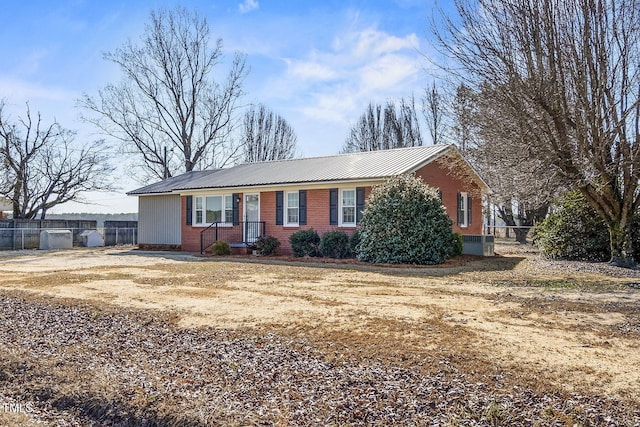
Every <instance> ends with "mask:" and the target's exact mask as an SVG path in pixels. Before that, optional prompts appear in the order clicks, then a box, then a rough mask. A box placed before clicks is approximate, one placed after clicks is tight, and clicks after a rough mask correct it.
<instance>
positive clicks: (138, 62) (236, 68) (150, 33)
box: [79, 8, 246, 180]
mask: <svg viewBox="0 0 640 427" xmlns="http://www.w3.org/2000/svg"><path fill="white" fill-rule="evenodd" d="M210 37H211V36H210V29H209V25H208V24H207V21H206V19H204V18H201V17H200V16H199V15H198V14H197V13H195V12H193V13H191V12H188V11H187V10H186V9H183V8H176V9H173V10H161V11H159V12H151V22H150V23H149V24H148V25H147V27H146V30H145V32H144V35H143V37H142V40H141V45H134V44H133V43H132V42H131V41H128V42H127V43H126V44H125V45H124V46H123V47H122V48H120V49H117V50H115V51H114V52H111V53H107V54H105V55H104V57H105V59H106V60H107V61H111V62H113V63H114V64H116V65H118V66H119V67H120V70H121V72H122V74H123V77H124V79H123V81H122V82H121V83H120V84H119V85H113V84H110V85H108V86H106V87H105V88H104V89H103V90H101V91H99V92H98V95H97V96H96V97H91V96H89V95H86V94H85V95H84V96H83V98H82V99H81V100H80V101H79V104H80V105H81V106H82V107H84V108H86V109H87V110H88V111H89V112H90V113H92V114H90V115H89V116H88V117H84V118H85V119H86V120H87V121H89V122H91V123H94V124H95V125H97V126H98V127H99V128H100V129H101V130H102V131H103V132H104V133H106V134H107V135H109V136H111V137H113V138H115V139H117V140H119V141H121V142H122V143H123V148H124V151H125V152H126V153H130V154H134V155H135V157H136V158H137V159H139V160H140V163H141V165H142V166H143V170H144V171H145V172H146V173H147V176H145V177H142V178H143V180H144V178H147V177H155V178H167V177H169V176H172V175H174V174H177V173H182V172H187V171H191V170H194V169H204V168H208V167H222V166H224V165H225V164H226V163H227V162H229V161H230V160H231V159H232V158H233V157H234V156H235V155H236V152H237V150H238V146H237V145H234V144H233V142H232V139H231V132H232V130H233V129H234V125H235V119H236V110H237V102H238V99H239V97H240V96H241V95H242V83H243V80H244V77H245V75H246V68H245V59H244V56H242V55H239V54H236V55H235V58H234V60H233V64H232V65H231V69H230V71H229V73H228V75H227V77H226V81H224V82H218V81H216V80H215V79H214V74H215V73H216V68H217V67H218V66H219V65H220V63H221V60H222V40H221V39H218V40H217V41H216V42H215V43H214V44H213V45H211V44H210Z"/></svg>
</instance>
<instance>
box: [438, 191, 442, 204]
mask: <svg viewBox="0 0 640 427" xmlns="http://www.w3.org/2000/svg"><path fill="white" fill-rule="evenodd" d="M438 198H439V199H440V203H442V190H438Z"/></svg>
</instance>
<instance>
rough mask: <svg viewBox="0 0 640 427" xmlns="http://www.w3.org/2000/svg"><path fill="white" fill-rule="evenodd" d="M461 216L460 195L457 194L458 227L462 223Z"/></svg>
mask: <svg viewBox="0 0 640 427" xmlns="http://www.w3.org/2000/svg"><path fill="white" fill-rule="evenodd" d="M462 214H463V212H462V194H460V193H458V225H462V224H463V223H464V219H463V218H462Z"/></svg>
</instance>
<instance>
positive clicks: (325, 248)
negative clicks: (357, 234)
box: [320, 230, 350, 259]
mask: <svg viewBox="0 0 640 427" xmlns="http://www.w3.org/2000/svg"><path fill="white" fill-rule="evenodd" d="M349 252H350V251H349V236H348V235H347V233H345V232H344V231H339V230H334V231H327V232H326V233H324V234H323V235H322V237H321V238H320V253H321V254H322V256H325V257H328V258H338V259H341V258H347V257H349Z"/></svg>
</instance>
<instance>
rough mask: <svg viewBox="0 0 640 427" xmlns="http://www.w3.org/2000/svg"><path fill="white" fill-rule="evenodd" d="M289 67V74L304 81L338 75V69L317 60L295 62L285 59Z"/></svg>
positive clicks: (329, 78) (327, 78) (328, 78)
mask: <svg viewBox="0 0 640 427" xmlns="http://www.w3.org/2000/svg"><path fill="white" fill-rule="evenodd" d="M285 62H286V63H287V65H288V67H289V70H288V72H289V74H290V75H291V76H292V77H294V78H296V79H300V80H303V81H310V80H331V79H333V78H335V77H336V71H335V70H334V69H332V68H330V67H328V66H327V65H324V64H321V63H319V62H317V61H308V62H293V61H291V60H289V59H285Z"/></svg>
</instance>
